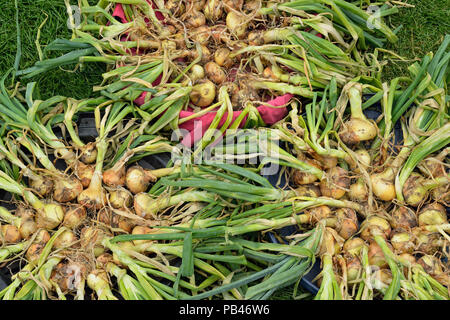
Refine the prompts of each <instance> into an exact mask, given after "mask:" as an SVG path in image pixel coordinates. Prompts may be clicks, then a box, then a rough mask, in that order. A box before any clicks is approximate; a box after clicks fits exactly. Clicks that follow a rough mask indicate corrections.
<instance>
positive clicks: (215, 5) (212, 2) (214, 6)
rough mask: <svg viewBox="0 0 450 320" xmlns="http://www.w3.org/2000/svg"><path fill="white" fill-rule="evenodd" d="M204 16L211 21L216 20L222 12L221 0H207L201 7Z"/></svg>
mask: <svg viewBox="0 0 450 320" xmlns="http://www.w3.org/2000/svg"><path fill="white" fill-rule="evenodd" d="M203 13H204V14H205V18H206V19H208V20H209V21H211V22H216V21H217V20H219V19H220V17H221V16H222V14H223V8H222V1H219V0H207V1H206V4H205V7H204V8H203Z"/></svg>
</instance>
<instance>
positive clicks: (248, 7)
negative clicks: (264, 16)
mask: <svg viewBox="0 0 450 320" xmlns="http://www.w3.org/2000/svg"><path fill="white" fill-rule="evenodd" d="M261 5H262V3H261V1H259V0H248V1H245V3H244V10H245V11H256V10H259V9H260V8H261ZM259 16H260V14H257V17H259Z"/></svg>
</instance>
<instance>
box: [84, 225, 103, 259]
mask: <svg viewBox="0 0 450 320" xmlns="http://www.w3.org/2000/svg"><path fill="white" fill-rule="evenodd" d="M105 236H106V233H105V231H104V230H102V229H99V228H96V227H84V228H83V229H82V230H81V234H80V245H81V247H83V248H85V250H92V251H93V253H94V255H95V256H96V257H98V256H99V255H101V254H102V253H104V252H105V248H104V247H103V245H102V244H101V243H102V240H103V239H104V238H105Z"/></svg>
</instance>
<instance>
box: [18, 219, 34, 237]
mask: <svg viewBox="0 0 450 320" xmlns="http://www.w3.org/2000/svg"><path fill="white" fill-rule="evenodd" d="M37 230H38V227H37V223H36V221H34V219H32V218H31V219H30V218H28V219H26V220H22V223H21V224H20V227H19V232H20V235H21V237H22V238H23V239H28V238H29V237H31V236H32V235H33V234H34V233H35V232H36V231H37Z"/></svg>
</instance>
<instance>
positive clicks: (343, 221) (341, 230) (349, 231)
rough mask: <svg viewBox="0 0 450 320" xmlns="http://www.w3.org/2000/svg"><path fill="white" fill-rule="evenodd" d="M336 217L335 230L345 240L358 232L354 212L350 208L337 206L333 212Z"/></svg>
mask: <svg viewBox="0 0 450 320" xmlns="http://www.w3.org/2000/svg"><path fill="white" fill-rule="evenodd" d="M335 215H336V218H337V224H336V231H337V232H338V234H339V235H340V236H341V237H342V238H344V239H345V240H347V239H349V238H350V237H351V236H353V235H354V234H355V233H356V232H358V218H357V216H356V212H355V210H353V209H350V208H339V209H337V210H336V212H335Z"/></svg>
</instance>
